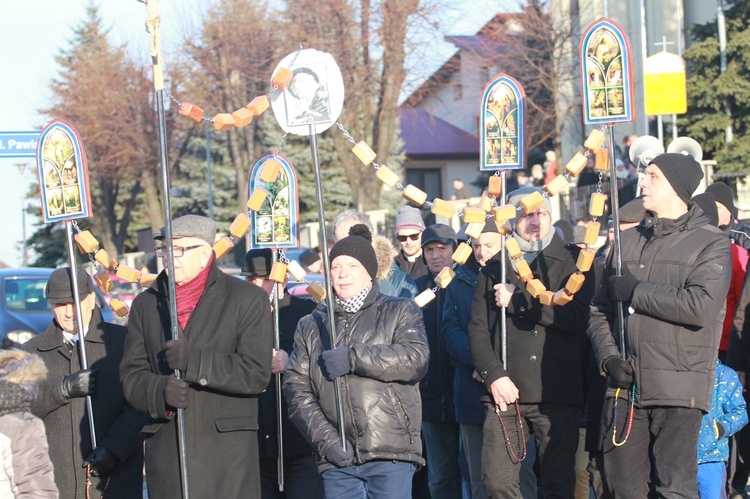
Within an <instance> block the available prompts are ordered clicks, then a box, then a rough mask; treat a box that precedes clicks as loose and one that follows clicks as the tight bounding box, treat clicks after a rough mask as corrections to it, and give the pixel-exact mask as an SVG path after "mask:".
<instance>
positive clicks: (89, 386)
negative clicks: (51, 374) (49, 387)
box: [60, 369, 96, 399]
mask: <svg viewBox="0 0 750 499" xmlns="http://www.w3.org/2000/svg"><path fill="white" fill-rule="evenodd" d="M95 388H96V371H93V370H91V369H85V370H83V371H78V372H77V373H73V374H71V375H70V376H65V377H64V378H63V379H62V383H61V384H60V391H61V392H62V396H63V397H65V398H66V399H72V398H76V397H85V396H86V395H93V394H94V391H95Z"/></svg>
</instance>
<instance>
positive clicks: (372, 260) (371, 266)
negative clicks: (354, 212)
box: [328, 224, 378, 279]
mask: <svg viewBox="0 0 750 499" xmlns="http://www.w3.org/2000/svg"><path fill="white" fill-rule="evenodd" d="M341 255H346V256H350V257H352V258H354V259H355V260H357V261H358V262H359V263H361V264H362V266H363V267H364V268H365V270H367V273H368V274H370V277H372V278H373V279H375V278H376V277H375V276H376V275H377V273H378V259H377V257H376V256H375V249H374V248H373V247H372V233H370V229H368V228H367V226H366V225H365V224H356V225H353V226H352V227H351V228H350V229H349V235H348V236H346V237H345V238H343V239H341V240H339V241H338V242H337V243H336V244H334V245H333V248H331V252H330V253H329V254H328V258H329V260H330V261H331V262H333V261H334V260H335V259H336V257H337V256H341Z"/></svg>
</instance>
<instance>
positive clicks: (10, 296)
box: [3, 277, 49, 310]
mask: <svg viewBox="0 0 750 499" xmlns="http://www.w3.org/2000/svg"><path fill="white" fill-rule="evenodd" d="M46 285H47V277H29V278H24V277H21V278H16V279H6V280H5V281H3V301H4V302H5V308H7V309H9V310H48V309H49V307H48V306H47V298H46V297H45V296H44V288H45V286H46Z"/></svg>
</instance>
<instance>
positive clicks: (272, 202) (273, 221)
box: [249, 153, 299, 248]
mask: <svg viewBox="0 0 750 499" xmlns="http://www.w3.org/2000/svg"><path fill="white" fill-rule="evenodd" d="M276 163H278V165H277V164H276ZM266 166H268V170H272V171H276V170H277V169H278V174H277V175H276V176H275V179H273V180H271V179H272V178H273V175H272V174H269V172H268V171H266V172H264V167H266ZM256 192H260V193H262V194H263V196H262V198H263V201H262V202H261V203H260V204H259V207H258V208H257V209H255V210H252V211H251V212H250V221H251V223H250V231H251V234H250V247H251V248H296V247H297V246H299V186H298V184H297V172H296V171H295V169H294V167H293V166H292V164H291V163H290V162H289V160H288V159H286V158H285V157H284V156H282V155H281V154H273V153H268V154H266V155H265V156H263V157H262V158H261V159H260V160H258V162H257V163H255V165H254V166H253V168H252V169H251V170H250V186H249V194H250V196H251V197H252V196H253V194H254V193H256Z"/></svg>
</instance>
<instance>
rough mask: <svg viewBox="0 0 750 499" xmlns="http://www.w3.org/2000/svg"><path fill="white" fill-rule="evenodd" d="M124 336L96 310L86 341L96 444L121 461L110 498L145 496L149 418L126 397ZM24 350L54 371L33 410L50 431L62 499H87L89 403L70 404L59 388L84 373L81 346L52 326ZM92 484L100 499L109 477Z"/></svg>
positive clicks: (111, 480)
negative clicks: (93, 372)
mask: <svg viewBox="0 0 750 499" xmlns="http://www.w3.org/2000/svg"><path fill="white" fill-rule="evenodd" d="M125 335H126V329H125V328H124V327H122V326H118V325H115V324H109V323H106V322H104V320H103V319H102V314H101V311H100V310H99V307H95V308H94V312H93V315H92V316H91V322H90V323H89V330H88V332H87V333H86V336H85V338H86V360H87V361H88V366H89V368H90V369H94V370H96V372H97V374H96V392H95V393H94V395H93V396H92V397H91V403H92V406H93V410H94V427H95V428H96V443H97V445H99V446H100V447H105V448H106V449H108V450H109V451H111V452H113V453H114V454H115V455H116V456H117V458H118V459H119V460H120V465H119V466H118V467H117V468H116V470H115V471H114V473H112V475H110V477H109V485H107V489H106V497H107V498H108V499H109V498H139V499H140V498H142V497H143V439H142V438H141V429H142V428H143V426H144V425H146V424H148V423H149V421H150V418H149V417H148V416H147V415H146V414H143V413H141V412H138V411H136V410H135V409H133V407H131V406H130V405H129V404H128V403H127V402H126V401H125V397H124V396H123V392H122V387H121V384H120V373H119V367H120V360H121V359H122V355H123V346H124V344H125ZM23 349H24V350H26V351H27V352H31V353H35V354H37V355H39V356H40V357H41V358H42V359H44V363H45V364H46V365H47V369H48V370H49V376H48V377H47V379H46V380H45V381H42V382H41V383H40V384H39V394H38V396H37V398H36V401H35V402H34V404H33V405H32V407H31V409H32V412H33V413H34V414H35V415H36V416H38V417H40V418H41V419H42V420H43V421H44V426H45V428H46V430H47V440H48V442H49V455H50V459H51V460H52V464H53V465H54V467H55V482H56V483H57V487H58V489H60V497H65V498H66V499H67V498H69V499H84V498H85V497H86V470H85V468H82V467H81V466H82V464H83V460H84V459H86V458H87V457H88V455H89V454H90V453H91V450H92V448H91V435H90V429H89V422H88V416H87V414H86V399H85V398H84V397H80V398H73V399H70V400H68V399H65V398H63V396H62V393H61V389H60V386H61V383H62V378H63V377H65V376H69V375H70V374H73V373H75V372H77V371H80V370H81V363H80V360H79V358H80V357H79V349H78V346H77V345H76V346H73V345H70V344H69V343H65V341H64V339H63V332H62V329H60V328H59V327H58V326H57V323H56V322H54V321H53V322H52V324H50V326H49V327H48V328H47V330H46V331H45V332H44V333H43V334H41V335H39V336H36V337H34V338H32V339H31V340H29V341H28V342H27V343H25V344H24V345H23ZM91 480H92V482H93V483H92V485H91V494H92V497H93V496H95V495H96V496H97V497H98V496H99V495H101V492H102V491H103V490H104V486H105V483H106V482H107V477H99V478H97V477H91ZM96 491H98V492H99V493H98V494H96Z"/></svg>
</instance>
